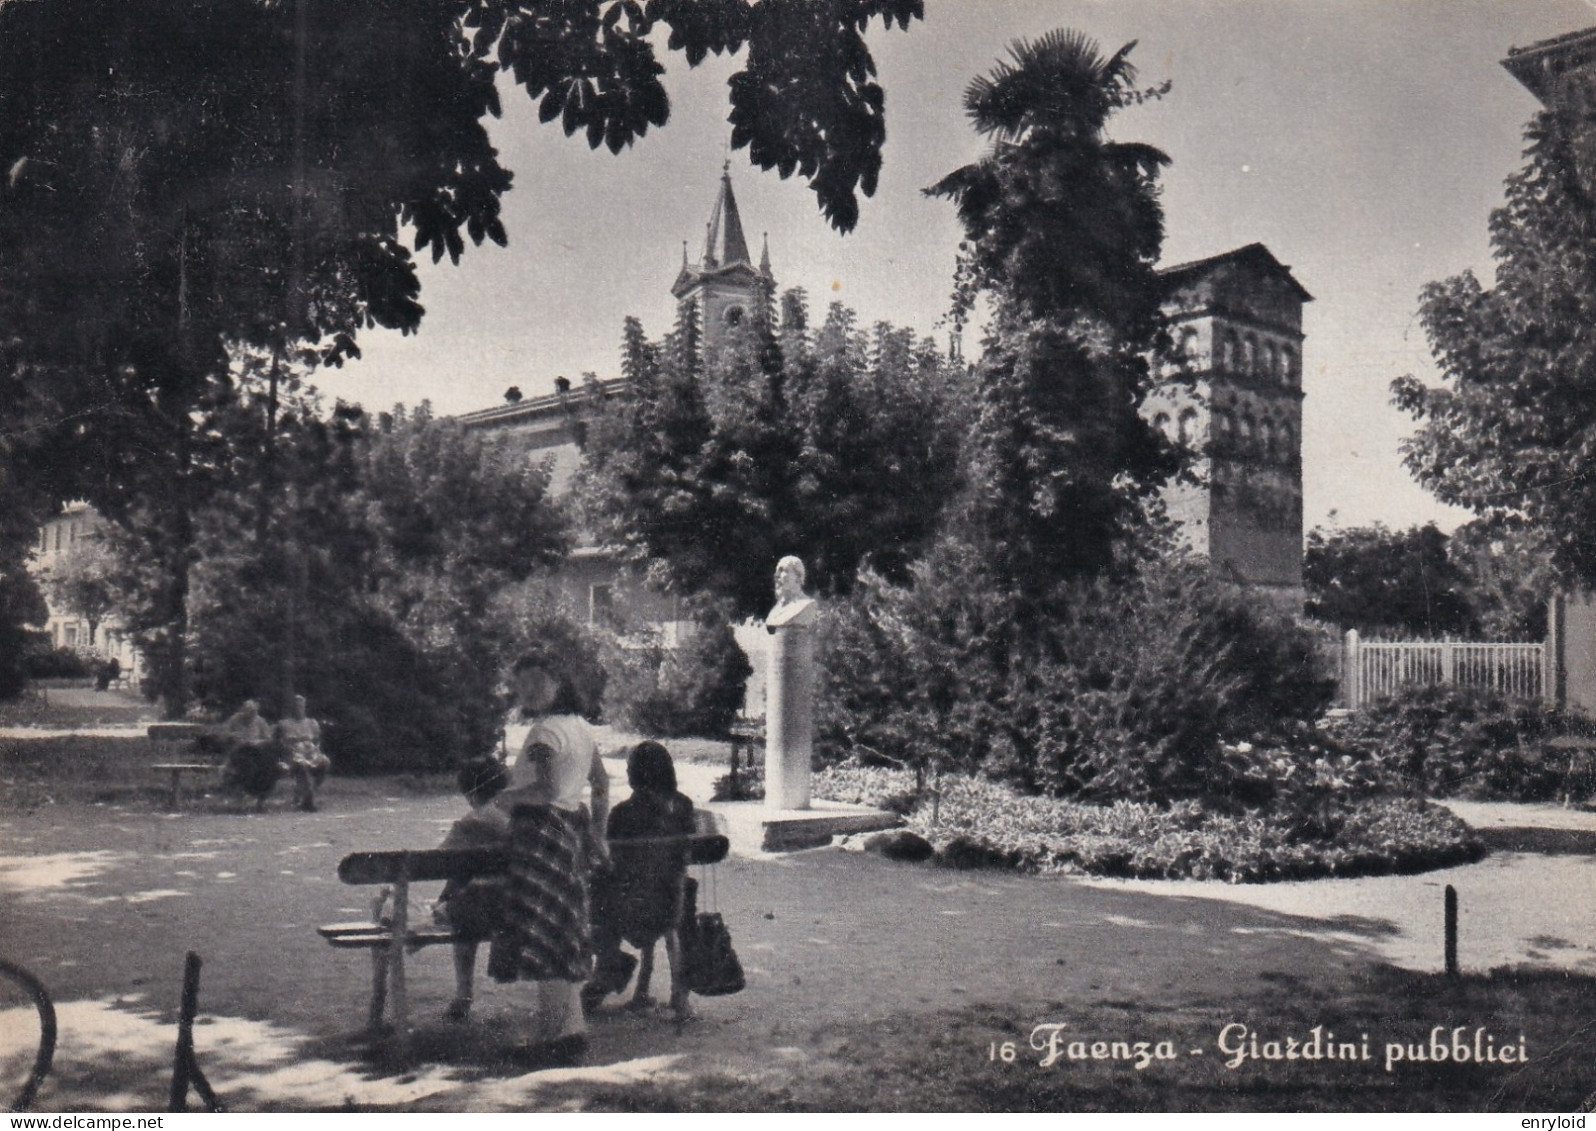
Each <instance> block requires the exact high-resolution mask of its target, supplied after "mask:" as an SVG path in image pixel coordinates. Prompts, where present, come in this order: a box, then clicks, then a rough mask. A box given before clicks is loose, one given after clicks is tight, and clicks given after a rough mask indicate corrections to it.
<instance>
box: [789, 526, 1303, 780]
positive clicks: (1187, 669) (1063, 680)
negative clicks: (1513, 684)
mask: <svg viewBox="0 0 1596 1131" xmlns="http://www.w3.org/2000/svg"><path fill="white" fill-rule="evenodd" d="M1066 597H1067V599H1066V600H1065V601H1064V602H1063V605H1064V607H1065V608H1066V609H1067V610H1068V611H1067V612H1065V613H1064V614H1063V615H1061V616H1060V617H1059V618H1058V619H1056V620H1054V621H1052V622H1050V623H1048V624H1045V625H1043V626H1041V627H1040V628H1039V629H1038V627H1037V626H1034V625H1025V624H1023V623H1022V622H1021V617H1020V610H1019V607H1018V605H1017V604H1016V602H1014V601H1012V600H1010V599H1009V598H1008V597H1006V596H1005V595H1004V594H1003V593H1001V592H1000V591H999V590H998V588H997V586H996V583H995V582H994V580H993V578H992V576H991V575H990V573H989V572H988V571H987V570H986V569H985V568H984V566H983V565H982V564H981V557H980V555H979V554H977V553H975V552H974V551H973V550H971V549H969V548H968V547H963V546H960V545H959V544H958V543H956V542H953V541H944V542H943V543H941V544H939V546H938V547H937V549H936V550H935V551H934V552H933V555H932V556H931V557H930V558H928V559H927V560H926V561H925V562H923V563H921V564H919V565H917V566H916V567H915V569H914V570H913V572H912V577H911V584H909V585H907V586H896V585H892V584H890V583H888V582H886V581H884V580H883V579H881V578H879V577H875V576H873V575H869V574H866V575H864V576H862V577H861V579H860V581H859V583H858V585H857V586H856V589H855V593H854V596H853V597H852V598H851V599H850V600H848V601H847V602H844V603H842V604H840V605H839V606H837V608H836V609H835V610H834V612H833V615H832V617H831V622H832V623H831V624H830V625H829V627H828V631H827V634H826V635H824V636H823V638H822V641H821V643H822V647H823V649H824V657H825V661H824V664H823V672H824V676H823V680H822V683H821V689H820V697H819V700H820V702H819V709H818V712H817V730H818V738H819V740H820V742H821V745H822V752H823V755H824V756H825V757H828V758H830V759H831V760H837V759H838V758H843V757H846V758H851V759H852V760H854V761H858V762H861V763H866V764H870V763H874V764H888V765H899V766H904V767H908V768H912V769H914V770H915V771H916V773H917V774H918V775H919V777H920V779H921V780H922V781H923V780H924V778H925V776H926V775H927V773H928V772H935V771H937V770H940V769H949V770H958V771H963V772H970V771H973V770H975V769H977V768H980V769H984V770H985V771H986V772H987V773H989V774H991V775H992V776H994V777H998V778H1001V779H1005V780H1009V781H1013V782H1015V783H1016V784H1018V785H1020V786H1021V787H1022V788H1024V789H1026V790H1031V791H1043V792H1047V793H1051V794H1055V795H1079V796H1083V797H1091V798H1098V799H1113V798H1130V799H1143V800H1150V801H1158V802H1169V801H1172V800H1175V799H1178V798H1188V797H1201V798H1209V799H1227V798H1228V799H1231V800H1236V801H1241V802H1253V803H1256V801H1257V800H1258V799H1259V796H1260V795H1259V789H1260V785H1261V782H1260V778H1259V773H1258V770H1259V767H1258V766H1250V767H1249V766H1246V765H1245V764H1244V761H1245V760H1243V762H1242V763H1238V761H1237V760H1236V758H1235V757H1234V756H1233V755H1232V756H1227V755H1226V754H1225V753H1224V751H1223V750H1222V743H1223V742H1224V741H1225V740H1232V741H1247V742H1256V741H1257V740H1258V739H1260V738H1263V739H1269V738H1278V737H1282V736H1286V735H1291V736H1293V737H1297V736H1299V734H1300V732H1301V731H1302V729H1303V728H1304V727H1306V726H1308V725H1310V724H1311V720H1313V719H1315V718H1316V717H1317V716H1318V715H1319V714H1320V713H1321V712H1322V711H1323V709H1324V708H1325V707H1326V706H1328V704H1329V702H1330V698H1331V696H1332V694H1333V693H1334V689H1335V683H1334V680H1333V678H1332V676H1331V673H1330V672H1329V671H1328V670H1327V669H1326V666H1325V664H1324V662H1323V659H1322V654H1321V650H1320V648H1319V646H1318V642H1317V641H1316V639H1315V637H1314V636H1313V634H1312V633H1311V632H1310V631H1309V630H1308V629H1306V628H1304V627H1302V626H1299V625H1298V624H1297V623H1296V622H1294V621H1293V620H1291V619H1290V618H1288V617H1286V616H1285V615H1283V614H1281V613H1280V612H1278V611H1277V610H1275V609H1274V608H1273V607H1272V606H1270V605H1269V604H1268V602H1267V600H1266V599H1264V598H1261V597H1259V596H1257V595H1255V594H1248V593H1245V592H1243V591H1241V590H1239V589H1237V588H1236V587H1234V586H1231V585H1226V584H1224V583H1221V582H1218V581H1215V580H1213V579H1212V578H1211V576H1210V575H1209V571H1208V567H1207V566H1206V565H1205V564H1204V563H1200V562H1193V561H1185V560H1181V559H1178V558H1174V559H1157V558H1154V559H1150V560H1149V561H1147V562H1145V563H1144V564H1143V565H1142V566H1141V568H1140V570H1139V572H1138V573H1136V574H1135V575H1134V576H1132V577H1129V578H1115V579H1104V580H1099V581H1097V582H1094V583H1090V584H1083V585H1080V586H1077V587H1075V588H1074V589H1073V590H1072V591H1070V592H1068V593H1067V594H1066ZM1267 792H1268V791H1267V790H1265V791H1264V793H1265V794H1267Z"/></svg>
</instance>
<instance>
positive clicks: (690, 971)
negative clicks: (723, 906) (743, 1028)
mask: <svg viewBox="0 0 1596 1131" xmlns="http://www.w3.org/2000/svg"><path fill="white" fill-rule="evenodd" d="M686 888H687V890H686V898H685V899H684V901H683V915H682V920H683V925H682V937H681V942H682V956H683V959H684V961H685V965H686V967H687V979H686V980H687V988H688V989H689V990H691V991H692V992H693V993H695V994H698V995H700V996H701V997H718V996H720V995H722V994H734V993H737V992H738V991H739V990H741V989H742V988H743V986H745V985H746V984H747V982H746V980H745V978H744V977H743V964H742V962H740V961H739V960H738V958H737V951H736V950H735V949H734V948H733V947H732V939H731V931H730V930H728V929H727V927H726V920H725V919H723V918H721V915H720V912H718V911H699V910H697V906H698V884H697V883H696V882H695V881H694V880H692V879H688V880H687V883H686Z"/></svg>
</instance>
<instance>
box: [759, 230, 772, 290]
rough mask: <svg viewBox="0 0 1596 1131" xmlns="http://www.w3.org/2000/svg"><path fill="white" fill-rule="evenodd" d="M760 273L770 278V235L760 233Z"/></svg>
mask: <svg viewBox="0 0 1596 1131" xmlns="http://www.w3.org/2000/svg"><path fill="white" fill-rule="evenodd" d="M760 245H761V246H760V249H759V273H760V274H761V275H763V276H765V278H767V279H768V278H770V233H769V232H761V233H760Z"/></svg>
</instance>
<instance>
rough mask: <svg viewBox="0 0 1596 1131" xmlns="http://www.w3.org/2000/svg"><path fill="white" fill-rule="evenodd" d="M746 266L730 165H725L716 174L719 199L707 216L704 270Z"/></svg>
mask: <svg viewBox="0 0 1596 1131" xmlns="http://www.w3.org/2000/svg"><path fill="white" fill-rule="evenodd" d="M748 262H749V260H748V239H747V237H745V236H744V235H743V220H742V216H741V215H740V214H739V213H738V211H737V198H736V197H735V196H733V195H732V185H731V162H730V161H727V162H726V164H725V166H724V167H722V169H721V173H720V195H719V196H717V197H716V198H715V210H714V211H713V212H711V213H710V216H709V231H708V233H707V235H706V238H705V240H704V267H705V268H715V267H730V266H731V265H732V264H733V263H748Z"/></svg>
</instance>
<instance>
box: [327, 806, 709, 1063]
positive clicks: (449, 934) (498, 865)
mask: <svg viewBox="0 0 1596 1131" xmlns="http://www.w3.org/2000/svg"><path fill="white" fill-rule="evenodd" d="M678 840H680V841H684V842H685V843H686V845H687V850H688V851H687V858H688V862H689V863H691V864H718V863H720V862H721V861H722V860H724V859H725V858H726V853H727V852H728V851H730V849H731V842H730V841H728V840H727V839H726V837H725V836H724V835H722V834H719V833H700V834H698V835H695V836H690V837H683V838H674V837H672V838H661V839H660V840H659V843H676V842H677V841H678ZM612 843H615V844H625V845H627V846H636V845H638V844H643V843H653V842H652V841H644V840H640V839H632V840H626V841H615V842H612ZM508 865H509V853H508V852H507V851H506V850H504V849H502V848H431V849H423V850H417V851H406V850H399V851H394V852H355V853H351V854H350V855H348V856H345V857H344V858H343V859H342V860H340V861H339V862H338V878H339V879H340V880H342V881H343V882H344V883H346V884H385V885H387V886H388V887H389V888H390V889H391V896H392V910H391V912H390V914H389V916H388V918H387V921H386V922H376V923H330V924H328V925H327V926H324V927H317V928H316V933H317V934H319V935H321V937H322V938H324V939H326V940H327V941H328V942H329V943H331V944H332V945H333V946H334V947H337V948H339V949H345V950H369V951H371V1006H370V1009H369V1010H368V1011H367V1014H366V1027H367V1029H368V1030H369V1031H371V1032H373V1033H375V1032H380V1031H381V1029H382V1019H383V1015H384V1013H385V1012H388V1003H389V1001H392V1003H393V1005H392V1015H393V1027H394V1031H395V1034H396V1035H397V1036H398V1037H399V1038H400V1039H401V1040H403V1039H404V1036H405V1034H406V1032H407V1031H408V1026H409V1013H408V1001H407V998H406V987H405V955H406V953H408V952H412V951H417V950H420V949H421V948H422V947H428V946H436V945H439V944H442V943H453V942H454V941H455V936H454V932H453V931H452V930H450V929H449V928H448V927H443V926H438V925H435V924H431V923H428V924H426V925H425V926H411V923H410V885H411V884H412V883H425V882H428V881H437V880H470V879H475V878H477V877H479V876H498V875H503V874H504V872H505V869H506V868H507V867H508ZM385 902H387V901H385V900H381V899H379V900H378V904H379V906H381V905H382V904H383V903H385Z"/></svg>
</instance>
